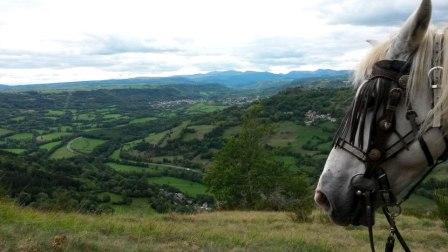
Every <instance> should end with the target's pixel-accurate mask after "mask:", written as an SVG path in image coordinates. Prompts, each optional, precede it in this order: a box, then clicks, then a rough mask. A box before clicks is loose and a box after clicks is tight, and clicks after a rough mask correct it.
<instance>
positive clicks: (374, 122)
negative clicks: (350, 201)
mask: <svg viewBox="0 0 448 252" xmlns="http://www.w3.org/2000/svg"><path fill="white" fill-rule="evenodd" d="M442 51H443V36H442V35H441V34H437V35H435V44H434V51H433V60H432V67H433V68H432V69H431V70H430V71H429V73H428V75H429V77H430V78H429V79H430V82H431V83H430V86H431V89H432V91H433V104H432V106H433V107H434V104H436V103H437V101H438V99H439V97H440V88H441V87H440V85H441V79H442V71H440V70H443V67H442V66H441V64H442V62H443V61H442ZM411 65H412V59H411V60H409V61H398V60H381V61H378V62H376V63H375V64H374V66H373V69H372V74H371V75H370V76H369V78H368V80H367V81H366V82H365V83H363V84H362V85H361V86H360V87H359V89H358V92H357V97H356V98H355V99H354V101H353V104H352V106H351V109H350V110H349V111H348V112H347V114H346V116H345V118H344V120H343V123H342V124H341V126H340V128H339V129H338V131H337V133H336V136H335V138H334V147H335V148H340V149H342V150H345V151H346V152H348V153H350V154H351V155H352V156H354V157H355V158H357V159H359V160H360V161H361V162H363V163H364V164H365V166H366V171H365V173H364V174H358V175H355V176H354V177H353V178H352V180H351V183H350V184H351V187H352V188H353V191H354V192H355V200H356V204H354V205H355V207H354V209H353V210H354V212H355V214H354V217H353V219H352V222H353V223H354V224H355V225H357V224H359V222H360V218H361V217H362V216H361V215H362V213H363V212H362V211H363V210H365V215H366V219H367V220H366V221H367V223H366V225H367V227H368V230H369V240H370V247H371V250H372V251H375V245H374V240H373V225H374V222H375V219H374V217H375V216H374V211H375V205H374V203H375V202H380V203H381V205H382V211H383V214H384V215H385V217H386V219H387V221H388V223H389V226H390V228H389V230H390V234H389V237H388V239H387V242H386V248H385V250H386V251H393V248H394V243H395V238H397V239H398V241H399V242H400V244H401V246H402V247H403V249H404V250H405V251H410V249H409V247H408V246H407V244H406V242H405V241H404V239H403V237H402V236H401V234H400V232H399V231H398V228H397V226H396V224H395V218H396V217H397V216H398V215H400V213H401V204H402V203H403V202H404V201H406V200H407V199H408V198H409V197H410V195H411V194H412V193H413V192H414V191H415V189H416V188H417V187H418V185H420V184H421V182H422V181H423V180H424V179H425V178H426V177H427V176H428V175H429V174H430V173H431V172H432V170H433V169H434V168H435V167H436V166H437V165H439V164H440V163H441V162H444V161H445V160H447V159H448V139H447V138H445V137H444V140H445V151H444V153H443V154H442V155H441V156H440V157H438V158H437V159H436V160H434V158H433V155H432V154H431V151H430V150H429V148H428V144H427V143H426V141H425V139H424V138H423V136H422V134H419V131H420V128H421V125H420V124H419V123H418V122H417V113H416V112H415V111H414V110H413V109H412V105H411V104H410V102H408V105H407V112H406V119H407V120H408V121H409V123H410V125H411V127H412V129H411V130H410V131H408V132H407V133H406V134H400V133H399V132H398V131H397V129H396V110H397V107H398V106H399V105H400V102H402V101H403V100H404V99H403V98H405V97H406V88H407V85H408V82H409V74H410V68H411ZM368 113H370V114H371V115H372V114H373V118H372V119H371V123H370V125H367V124H368V122H367V119H366V116H367V114H368ZM366 125H367V126H369V129H370V132H369V137H368V141H367V146H366V148H364V146H363V145H364V142H365V141H364V128H365V127H366ZM440 127H441V115H440V114H438V113H436V114H435V115H434V123H433V125H432V128H440ZM392 135H395V136H396V137H397V138H398V140H397V141H395V142H393V143H391V144H389V145H387V144H388V142H389V140H390V138H391V136H392ZM414 142H417V143H419V145H420V147H421V150H422V152H423V154H424V155H425V158H426V161H427V163H428V167H430V169H428V170H427V172H425V174H424V175H423V176H422V177H421V178H420V179H419V180H418V181H417V182H416V183H415V184H414V185H413V186H412V187H411V188H410V190H408V191H407V193H406V195H405V196H404V197H402V198H401V200H398V199H397V197H396V195H394V193H393V192H392V189H391V187H390V184H389V180H388V178H387V175H386V173H385V172H384V170H383V169H382V167H381V165H382V164H383V163H384V162H386V161H388V160H390V159H392V158H393V157H395V156H396V155H398V154H399V153H400V152H402V151H404V150H408V148H409V146H410V145H411V144H412V143H414Z"/></svg>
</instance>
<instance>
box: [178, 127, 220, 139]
mask: <svg viewBox="0 0 448 252" xmlns="http://www.w3.org/2000/svg"><path fill="white" fill-rule="evenodd" d="M215 128H216V126H214V125H194V126H188V129H192V130H194V131H195V132H194V133H185V134H184V136H183V137H182V140H183V141H191V140H194V139H197V140H202V139H204V136H205V135H206V134H207V133H210V132H211V131H212V130H213V129H215Z"/></svg>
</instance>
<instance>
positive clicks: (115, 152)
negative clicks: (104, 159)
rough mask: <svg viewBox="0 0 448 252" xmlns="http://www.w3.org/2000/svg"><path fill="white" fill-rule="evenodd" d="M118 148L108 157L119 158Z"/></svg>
mask: <svg viewBox="0 0 448 252" xmlns="http://www.w3.org/2000/svg"><path fill="white" fill-rule="evenodd" d="M120 152H121V150H120V149H117V150H115V151H114V152H113V153H112V155H110V157H109V158H111V159H112V160H120Z"/></svg>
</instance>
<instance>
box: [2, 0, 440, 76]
mask: <svg viewBox="0 0 448 252" xmlns="http://www.w3.org/2000/svg"><path fill="white" fill-rule="evenodd" d="M418 2H419V1H417V0H416V1H409V0H398V1H394V2H393V3H390V1H386V0H377V1H364V0H362V1H361V0H314V1H297V0H247V1H239V0H227V1H222V0H220V1H218V0H190V1H184V0H151V1H148V0H65V1H58V0H29V1H24V0H22V1H19V0H2V1H1V2H0V38H1V39H0V83H8V84H21V83H41V82H59V81H73V80H88V79H107V78H127V77H135V76H167V75H173V74H191V73H197V72H207V71H216V70H230V69H235V70H264V71H274V72H287V71H291V70H301V69H307V70H312V69H317V68H334V69H347V68H351V67H353V66H354V65H355V64H356V62H357V61H358V60H359V59H360V57H361V56H362V54H363V53H364V52H365V51H366V50H367V49H368V47H369V46H368V45H367V44H366V43H365V42H364V41H365V40H366V39H368V38H369V39H370V38H374V39H381V38H384V37H387V36H388V34H389V33H390V32H391V31H393V30H395V29H396V28H397V27H396V26H397V25H398V24H399V23H401V22H403V21H404V20H405V19H406V17H407V16H408V15H409V14H410V13H411V12H412V11H413V9H414V8H415V7H416V6H417V5H418ZM434 8H435V10H436V11H435V20H436V21H438V22H441V21H443V20H444V18H445V17H448V16H447V15H446V14H447V13H448V4H447V3H445V1H444V0H436V1H435V3H434Z"/></svg>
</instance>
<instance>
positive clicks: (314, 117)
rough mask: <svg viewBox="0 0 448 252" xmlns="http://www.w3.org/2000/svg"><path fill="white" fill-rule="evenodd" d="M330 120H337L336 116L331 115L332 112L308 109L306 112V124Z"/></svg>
mask: <svg viewBox="0 0 448 252" xmlns="http://www.w3.org/2000/svg"><path fill="white" fill-rule="evenodd" d="M320 120H323V121H330V122H336V118H334V117H331V115H330V114H319V112H317V111H312V110H308V111H307V112H306V113H305V125H308V126H310V125H313V124H314V123H315V122H316V121H320Z"/></svg>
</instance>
